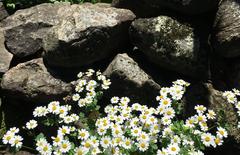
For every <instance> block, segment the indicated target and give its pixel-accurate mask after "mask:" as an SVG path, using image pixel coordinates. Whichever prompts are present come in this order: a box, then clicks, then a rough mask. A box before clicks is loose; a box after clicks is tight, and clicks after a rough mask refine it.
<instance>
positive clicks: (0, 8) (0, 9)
mask: <svg viewBox="0 0 240 155" xmlns="http://www.w3.org/2000/svg"><path fill="white" fill-rule="evenodd" d="M7 16H8V13H7V10H6V9H5V7H4V5H3V3H2V2H0V21H1V20H3V19H4V18H6V17H7Z"/></svg>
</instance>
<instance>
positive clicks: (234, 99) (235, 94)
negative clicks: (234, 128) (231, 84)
mask: <svg viewBox="0 0 240 155" xmlns="http://www.w3.org/2000/svg"><path fill="white" fill-rule="evenodd" d="M239 96H240V91H239V90H237V89H232V91H225V92H224V93H223V97H225V98H226V99H227V102H228V103H230V104H233V105H234V107H235V108H236V110H237V114H238V117H240V101H238V98H239ZM238 128H240V122H238Z"/></svg>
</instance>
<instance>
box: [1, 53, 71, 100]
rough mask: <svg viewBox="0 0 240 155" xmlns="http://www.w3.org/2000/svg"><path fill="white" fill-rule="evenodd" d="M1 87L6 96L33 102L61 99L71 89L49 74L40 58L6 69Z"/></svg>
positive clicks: (69, 85)
mask: <svg viewBox="0 0 240 155" xmlns="http://www.w3.org/2000/svg"><path fill="white" fill-rule="evenodd" d="M1 87H2V90H3V93H4V94H5V95H6V96H11V97H12V98H18V99H21V100H25V101H32V102H35V103H46V102H49V101H53V100H61V99H62V98H63V97H65V96H66V95H68V93H70V92H71V91H72V85H71V84H68V83H65V82H63V81H62V80H60V79H58V78H56V77H54V76H53V75H51V74H50V73H49V72H48V70H47V68H46V67H45V66H44V63H43V60H42V58H39V59H34V60H31V61H28V62H25V63H21V64H18V65H17V66H16V67H13V68H11V69H10V70H9V71H7V72H6V73H5V74H4V75H3V78H2V81H1Z"/></svg>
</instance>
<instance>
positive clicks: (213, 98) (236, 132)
mask: <svg viewBox="0 0 240 155" xmlns="http://www.w3.org/2000/svg"><path fill="white" fill-rule="evenodd" d="M207 88H208V90H209V103H210V104H209V108H210V109H213V110H214V111H215V112H216V113H217V114H218V119H220V118H221V117H220V114H219V112H221V111H223V112H224V114H225V118H224V119H225V120H223V121H224V122H226V123H227V124H228V126H229V135H230V136H231V137H232V138H233V139H234V140H235V142H237V143H238V149H239V148H240V147H239V143H240V129H239V128H237V126H238V114H237V112H236V109H235V107H234V106H233V104H230V103H228V102H227V101H226V99H225V98H224V97H223V92H222V91H218V90H215V89H214V88H213V87H212V85H211V84H208V85H207ZM238 151H239V150H238Z"/></svg>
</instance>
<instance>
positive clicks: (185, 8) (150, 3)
mask: <svg viewBox="0 0 240 155" xmlns="http://www.w3.org/2000/svg"><path fill="white" fill-rule="evenodd" d="M218 3H219V0H201V1H199V0H113V2H112V6H115V7H119V8H127V9H130V10H132V11H133V12H134V13H136V15H137V16H140V17H146V16H148V17H149V15H153V14H154V15H160V13H161V12H162V11H163V10H167V11H168V12H172V11H175V12H178V13H181V14H186V15H199V14H203V13H206V12H209V11H213V10H215V9H217V6H218Z"/></svg>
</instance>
